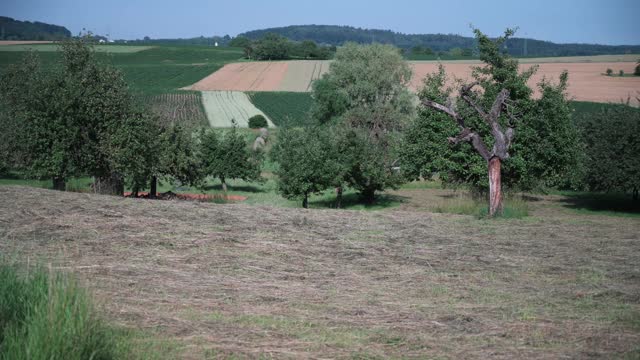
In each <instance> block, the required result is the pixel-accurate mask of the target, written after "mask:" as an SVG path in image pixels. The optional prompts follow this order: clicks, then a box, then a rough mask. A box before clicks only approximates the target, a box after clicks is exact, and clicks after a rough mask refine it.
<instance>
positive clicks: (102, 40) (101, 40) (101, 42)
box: [98, 39, 106, 44]
mask: <svg viewBox="0 0 640 360" xmlns="http://www.w3.org/2000/svg"><path fill="white" fill-rule="evenodd" d="M98 42H99V43H100V44H104V43H105V42H106V41H104V39H100V40H98Z"/></svg>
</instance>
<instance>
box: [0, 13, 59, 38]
mask: <svg viewBox="0 0 640 360" xmlns="http://www.w3.org/2000/svg"><path fill="white" fill-rule="evenodd" d="M69 37H71V31H69V29H67V28H66V27H64V26H58V25H51V24H45V23H41V22H38V21H35V22H31V21H20V20H15V19H12V18H10V17H6V16H0V40H62V39H65V38H69Z"/></svg>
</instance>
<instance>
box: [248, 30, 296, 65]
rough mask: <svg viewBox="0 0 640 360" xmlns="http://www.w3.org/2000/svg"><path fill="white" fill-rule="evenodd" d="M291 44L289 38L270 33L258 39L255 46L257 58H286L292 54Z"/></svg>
mask: <svg viewBox="0 0 640 360" xmlns="http://www.w3.org/2000/svg"><path fill="white" fill-rule="evenodd" d="M290 51H291V44H290V43H289V40H287V38H285V37H282V36H280V35H277V34H273V33H269V34H267V35H265V36H264V37H263V38H262V39H260V40H258V41H257V42H256V44H255V47H254V51H253V53H254V57H255V58H256V59H257V60H285V59H288V58H289V56H290Z"/></svg>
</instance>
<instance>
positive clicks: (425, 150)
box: [401, 30, 579, 211]
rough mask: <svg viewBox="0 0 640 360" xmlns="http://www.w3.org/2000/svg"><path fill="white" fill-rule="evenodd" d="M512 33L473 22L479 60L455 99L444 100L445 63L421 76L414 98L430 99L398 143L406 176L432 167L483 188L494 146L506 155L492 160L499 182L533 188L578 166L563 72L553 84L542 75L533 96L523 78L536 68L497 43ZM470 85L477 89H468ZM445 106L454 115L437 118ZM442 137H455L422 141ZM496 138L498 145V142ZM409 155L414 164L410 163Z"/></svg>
mask: <svg viewBox="0 0 640 360" xmlns="http://www.w3.org/2000/svg"><path fill="white" fill-rule="evenodd" d="M512 33H513V32H512V31H509V30H508V31H507V32H506V33H505V36H503V37H500V38H498V39H496V40H495V41H492V40H491V39H489V38H488V37H487V36H486V35H484V34H482V33H481V32H480V31H479V30H476V37H477V39H478V44H479V50H480V58H481V60H482V61H483V62H484V66H482V67H476V68H474V70H473V77H474V80H475V81H474V82H472V83H471V84H465V85H463V86H461V87H460V91H459V96H458V98H457V99H456V100H449V99H451V95H452V92H453V89H452V88H450V87H449V88H448V87H447V86H446V84H447V81H446V74H445V72H444V69H442V68H441V69H440V71H439V73H437V74H433V75H431V76H429V77H427V78H426V82H425V87H424V89H423V90H422V91H421V92H420V98H421V101H422V102H423V104H425V105H429V106H428V108H427V109H425V110H423V111H421V113H420V117H419V118H418V119H417V120H416V123H414V124H413V125H412V126H411V127H410V128H409V134H408V135H407V144H406V146H405V147H404V149H403V150H402V151H401V153H402V154H403V165H404V166H406V168H407V169H408V172H407V173H408V175H409V176H410V177H412V178H417V177H418V176H423V177H430V176H431V174H432V173H434V172H436V171H437V172H438V173H439V174H440V176H441V178H442V179H443V182H444V183H445V184H452V185H455V184H468V185H471V186H472V188H473V189H474V190H476V191H477V192H478V193H484V192H486V190H487V188H488V187H487V185H488V182H487V164H488V163H490V161H489V160H491V159H493V158H494V156H493V155H492V154H494V155H495V154H500V155H499V156H498V158H499V159H500V160H501V163H502V162H503V160H504V164H500V166H498V168H500V169H501V174H502V175H503V176H502V179H500V180H501V182H502V185H505V186H506V187H507V188H510V189H514V190H516V189H519V190H531V189H534V188H537V187H543V186H554V185H558V184H560V183H562V182H563V181H565V180H566V177H567V176H568V175H567V174H569V173H570V172H571V169H572V168H573V167H575V166H576V164H577V162H578V150H579V137H578V134H577V131H576V128H575V127H574V126H573V125H572V123H571V111H570V108H569V105H568V101H567V99H566V86H567V78H568V75H567V74H566V73H564V74H563V75H562V76H561V77H560V81H559V82H558V83H557V84H554V83H552V82H550V81H546V80H545V81H543V82H541V83H540V84H539V85H538V86H539V88H540V91H541V93H542V97H541V98H540V99H533V97H532V92H533V90H532V89H531V88H529V87H528V86H527V81H528V80H529V78H530V77H531V76H532V75H533V73H534V72H535V71H536V68H535V67H532V68H530V69H528V70H525V71H523V72H519V71H518V62H517V60H515V59H512V58H510V57H509V56H508V55H506V54H504V53H503V52H502V51H501V46H502V44H503V43H504V41H506V40H507V39H508V38H509V37H510V36H511V35H512ZM475 87H479V88H481V90H475V91H474V88H475ZM501 94H503V95H507V94H508V97H504V98H503V99H502V103H501V104H500V103H499V102H498V103H497V102H496V100H497V99H499V98H500V96H501ZM433 104H436V105H440V107H437V106H434V105H433ZM443 104H444V105H443ZM489 109H492V110H491V111H489ZM494 110H495V113H494ZM443 114H444V115H445V116H447V117H451V116H453V117H454V118H455V119H456V121H455V122H452V121H451V120H449V122H450V124H449V125H439V124H437V122H440V121H442V120H443V119H442V116H443ZM453 114H455V116H454V115H453ZM494 114H495V115H498V116H497V117H495V123H494V122H493V121H489V120H490V118H492V117H494V116H493V115H494ZM496 130H498V131H496ZM421 131H427V132H428V133H427V134H421V133H420V132H421ZM456 135H457V136H456ZM444 139H447V140H449V141H450V142H453V143H454V144H457V145H456V146H453V147H447V148H443V147H442V145H441V143H440V144H437V145H436V144H433V143H431V142H430V141H423V140H436V141H440V142H443V141H444ZM496 139H498V140H500V142H497V141H496ZM496 144H498V146H499V147H504V148H505V149H504V151H503V150H500V149H496ZM478 145H483V146H478ZM483 147H484V150H486V151H484V150H483V149H482V148H483ZM490 149H491V150H490ZM487 155H489V156H488V158H487ZM426 156H430V158H427V157H426ZM412 163H414V164H415V165H409V164H412ZM499 174H500V172H498V173H497V174H496V175H499ZM498 211H499V209H498Z"/></svg>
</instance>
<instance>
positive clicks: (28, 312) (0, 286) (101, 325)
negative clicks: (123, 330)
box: [0, 264, 129, 360]
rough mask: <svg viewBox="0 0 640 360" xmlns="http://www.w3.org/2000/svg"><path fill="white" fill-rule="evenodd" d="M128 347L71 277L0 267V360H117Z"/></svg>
mask: <svg viewBox="0 0 640 360" xmlns="http://www.w3.org/2000/svg"><path fill="white" fill-rule="evenodd" d="M128 346H129V345H128V344H127V343H126V342H125V341H124V339H123V338H122V337H120V336H119V335H118V334H117V331H116V330H115V329H114V328H112V327H110V326H109V325H107V324H106V323H105V322H104V321H103V320H102V319H101V318H100V316H99V315H98V314H97V312H96V310H95V308H94V305H93V303H92V300H91V298H90V296H89V294H88V293H87V292H86V290H84V289H83V288H82V287H81V286H79V284H78V283H77V282H76V281H75V280H74V279H73V278H72V277H70V276H67V275H63V274H56V273H52V272H50V271H49V272H48V271H46V270H45V269H42V268H36V269H28V272H27V274H25V275H23V274H19V273H18V271H17V270H16V268H15V267H13V266H10V265H7V264H2V265H0V359H25V360H26V359H29V360H36V359H42V360H45V359H47V360H48V359H68V360H73V359H78V360H80V359H105V360H106V359H121V358H127V357H128V355H127V354H128V352H129V351H128Z"/></svg>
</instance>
